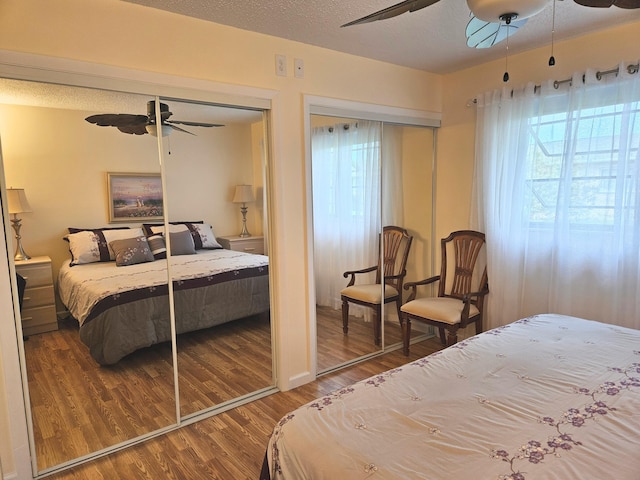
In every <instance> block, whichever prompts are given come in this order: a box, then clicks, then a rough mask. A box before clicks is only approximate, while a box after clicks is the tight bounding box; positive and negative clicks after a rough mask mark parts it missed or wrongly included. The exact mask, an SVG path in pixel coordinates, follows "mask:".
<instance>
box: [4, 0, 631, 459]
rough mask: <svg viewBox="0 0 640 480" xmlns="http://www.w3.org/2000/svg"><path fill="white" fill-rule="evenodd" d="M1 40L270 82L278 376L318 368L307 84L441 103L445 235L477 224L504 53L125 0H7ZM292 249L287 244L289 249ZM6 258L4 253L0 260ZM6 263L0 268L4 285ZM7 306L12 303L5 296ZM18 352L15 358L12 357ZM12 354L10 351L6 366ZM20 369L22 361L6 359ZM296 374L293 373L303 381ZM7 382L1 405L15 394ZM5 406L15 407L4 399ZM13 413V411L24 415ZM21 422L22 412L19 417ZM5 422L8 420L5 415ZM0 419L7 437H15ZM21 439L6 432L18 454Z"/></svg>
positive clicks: (574, 59)
mask: <svg viewBox="0 0 640 480" xmlns="http://www.w3.org/2000/svg"><path fill="white" fill-rule="evenodd" d="M639 32H640V29H639V28H638V25H637V24H636V25H635V26H634V25H627V26H624V27H620V28H618V29H616V31H610V32H605V33H601V34H598V35H595V36H590V37H587V38H585V39H576V40H572V41H569V42H564V43H559V44H557V45H556V50H555V56H556V59H557V62H558V64H557V65H556V67H554V69H553V70H549V69H548V67H546V58H545V57H546V56H548V52H547V51H546V49H545V50H539V51H533V52H529V53H526V54H523V55H520V56H514V57H512V58H511V59H510V62H509V64H510V73H511V78H512V81H511V83H512V84H514V85H516V84H519V83H522V82H524V81H526V80H534V81H538V80H540V79H544V78H547V77H550V76H553V77H562V78H564V77H566V76H567V75H568V74H569V73H570V72H571V71H572V70H574V69H579V68H584V67H587V66H596V67H603V68H609V67H611V66H614V65H615V64H617V63H618V62H619V61H620V60H634V59H637V57H636V56H635V55H637V53H636V52H637V45H638V44H639V42H638V40H639V38H638V36H639V35H640V33H639ZM0 49H4V50H13V51H17V52H25V53H35V54H41V55H48V56H52V57H62V58H70V59H76V60H82V61H87V62H95V63H101V64H105V65H114V66H119V67H125V68H132V69H140V70H146V71H149V72H160V73H170V74H174V75H181V76H184V77H191V78H196V79H205V80H212V81H216V82H227V83H230V84H236V85H247V86H253V87H260V88H263V89H270V90H272V91H273V92H275V94H274V103H275V105H276V107H275V109H274V112H273V124H272V136H271V139H272V141H273V145H272V148H273V153H274V156H273V164H272V166H271V173H272V186H273V187H274V188H273V189H272V193H273V197H272V200H273V205H272V207H273V208H272V213H273V219H274V225H273V232H272V233H273V236H272V239H273V240H274V243H275V245H272V246H271V247H272V249H274V248H275V255H274V256H273V257H272V265H273V272H274V275H275V278H276V282H277V289H278V292H277V293H276V298H275V301H276V311H277V312H278V315H279V318H278V319H276V322H277V331H276V336H277V342H278V344H279V345H280V348H281V349H282V351H281V352H279V354H278V355H279V357H280V358H281V363H280V365H279V367H280V371H279V376H280V379H281V380H280V381H281V382H282V381H283V380H282V379H284V383H283V385H286V384H287V383H288V382H287V380H288V379H296V378H297V379H303V380H306V379H309V378H310V377H309V371H310V370H311V369H312V365H313V360H312V359H311V358H310V355H309V352H310V348H309V346H310V342H311V341H313V339H312V338H310V334H311V332H312V329H311V328H310V326H309V322H308V319H307V311H308V309H307V305H306V299H307V284H306V281H305V279H306V278H307V277H308V276H307V273H306V272H307V265H306V259H307V258H308V256H307V250H306V249H307V238H306V231H307V230H306V218H305V212H306V209H305V204H306V198H307V197H306V192H305V171H304V165H305V161H304V151H305V148H304V134H303V132H304V128H303V120H304V119H303V95H304V94H310V95H317V96H326V97H332V98H339V99H348V100H353V101H360V102H368V103H375V104H382V105H389V106H394V107H403V108H410V109H419V110H426V111H435V112H440V111H442V112H443V128H442V129H441V130H440V131H439V133H438V144H437V145H438V166H437V168H438V170H437V175H438V177H437V178H438V186H437V200H436V205H437V210H438V213H437V218H436V225H437V227H436V238H439V237H441V236H444V235H446V234H447V233H448V232H450V231H451V230H454V229H458V228H466V227H467V226H468V219H469V208H470V191H471V176H472V171H473V149H474V110H473V108H467V107H466V103H467V101H468V99H469V98H471V97H473V96H474V95H475V94H476V93H478V92H482V91H485V90H487V89H491V88H497V87H500V86H501V84H502V82H501V78H502V73H503V72H502V65H503V62H501V61H500V62H493V63H490V64H487V65H483V66H480V67H477V68H473V69H469V70H466V71H462V72H458V73H456V74H452V75H447V76H445V77H440V76H437V75H432V74H429V73H425V72H419V71H416V70H412V69H408V68H402V67H397V66H393V65H389V64H384V63H381V62H376V61H371V60H367V59H364V58H359V57H354V56H350V55H345V54H340V53H336V52H331V51H328V50H325V49H321V48H317V47H311V46H307V45H303V44H300V43H296V42H291V41H287V40H283V39H278V38H274V37H268V36H265V35H260V34H254V33H249V32H244V31H241V30H238V29H234V28H230V27H224V26H220V25H215V24H211V23H207V22H203V21H199V20H195V19H191V18H186V17H179V16H175V15H172V14H168V13H164V12H160V11H156V10H152V9H147V8H144V7H140V6H137V5H131V4H128V3H124V2H121V1H118V0H93V1H91V2H87V1H86V0H39V1H38V0H3V1H2V2H1V3H0ZM275 54H283V55H286V57H287V60H288V63H289V65H288V67H289V68H288V71H289V72H292V71H293V68H292V62H293V58H294V57H295V58H301V59H303V60H304V62H305V78H304V79H297V78H294V77H292V75H291V74H290V75H289V76H288V77H277V76H276V75H275V72H274V55H275ZM285 253H286V254H285ZM0 267H2V264H1V263H0ZM7 272H8V270H7V269H0V285H2V284H5V283H6V281H5V278H3V276H6V275H8V273H7ZM1 314H2V315H1V316H2V317H3V318H4V317H7V315H10V314H11V311H10V309H6V308H5V307H2V312H1ZM10 360H12V358H10ZM9 363H10V364H11V365H10V366H11V367H13V365H14V363H13V362H6V361H5V368H9ZM6 371H7V372H9V373H10V374H11V375H14V374H15V372H14V371H13V369H12V370H10V371H8V370H6ZM294 383H295V380H291V382H289V384H290V385H291V384H294ZM7 396H8V395H7V393H6V390H5V389H4V386H0V406H2V403H3V400H2V399H3V397H7ZM0 416H4V417H5V418H6V416H7V413H6V410H1V411H0ZM14 420H15V419H14ZM17 421H18V422H20V421H22V420H21V419H17ZM3 424H5V425H6V423H4V422H0V427H1V426H2V425H3ZM5 433H6V432H5V431H0V437H1V438H8V436H7V435H5ZM23 447H24V446H23V445H7V443H6V442H2V448H3V450H2V451H1V452H0V453H1V454H2V459H3V462H4V464H5V470H6V464H7V462H12V452H11V449H12V448H13V453H14V454H15V453H16V451H17V450H18V449H20V448H23Z"/></svg>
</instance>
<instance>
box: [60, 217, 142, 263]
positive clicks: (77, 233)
mask: <svg viewBox="0 0 640 480" xmlns="http://www.w3.org/2000/svg"><path fill="white" fill-rule="evenodd" d="M72 230H73V232H72ZM69 231H70V233H69V235H67V236H65V237H64V239H65V240H66V241H68V242H69V251H70V252H71V265H72V266H73V265H80V264H83V263H94V262H110V261H113V260H115V254H114V253H113V251H112V250H111V249H110V248H109V243H110V242H111V241H113V240H122V239H125V238H136V237H140V236H143V233H142V229H141V228H128V227H125V228H117V229H115V228H113V229H111V228H95V229H87V230H80V229H71V228H70V229H69Z"/></svg>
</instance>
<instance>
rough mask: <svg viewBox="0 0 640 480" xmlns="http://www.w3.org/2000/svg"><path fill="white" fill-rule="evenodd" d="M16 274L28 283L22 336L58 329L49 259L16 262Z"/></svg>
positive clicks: (24, 300)
mask: <svg viewBox="0 0 640 480" xmlns="http://www.w3.org/2000/svg"><path fill="white" fill-rule="evenodd" d="M16 272H17V273H19V274H20V275H22V276H23V277H24V279H25V280H26V281H27V284H26V286H25V291H24V298H23V300H22V310H21V312H20V313H21V317H22V334H23V335H25V336H28V335H34V334H36V333H43V332H50V331H52V330H57V329H58V317H57V316H56V299H55V295H54V293H53V274H52V271H51V259H50V258H49V257H33V258H30V259H29V260H20V261H17V262H16Z"/></svg>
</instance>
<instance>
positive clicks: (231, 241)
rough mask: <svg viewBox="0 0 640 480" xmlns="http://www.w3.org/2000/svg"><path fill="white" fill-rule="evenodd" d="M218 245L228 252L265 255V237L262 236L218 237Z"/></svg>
mask: <svg viewBox="0 0 640 480" xmlns="http://www.w3.org/2000/svg"><path fill="white" fill-rule="evenodd" d="M216 239H217V240H218V243H219V244H220V245H222V246H223V248H226V249H227V250H234V251H236V252H247V253H259V254H260V255H264V237H263V236H262V235H260V236H255V237H239V236H237V235H236V236H227V237H216Z"/></svg>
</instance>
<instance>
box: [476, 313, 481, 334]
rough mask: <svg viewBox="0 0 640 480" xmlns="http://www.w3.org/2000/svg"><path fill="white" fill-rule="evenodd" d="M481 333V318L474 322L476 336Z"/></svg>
mask: <svg viewBox="0 0 640 480" xmlns="http://www.w3.org/2000/svg"><path fill="white" fill-rule="evenodd" d="M479 333H482V317H480V318H479V319H477V320H476V335H477V334H479Z"/></svg>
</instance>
